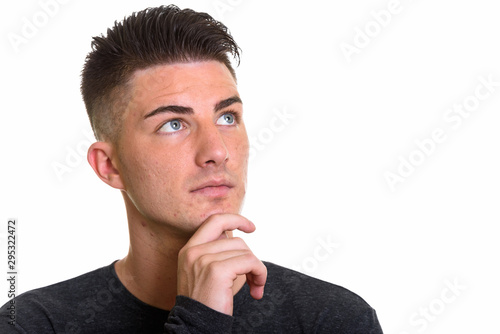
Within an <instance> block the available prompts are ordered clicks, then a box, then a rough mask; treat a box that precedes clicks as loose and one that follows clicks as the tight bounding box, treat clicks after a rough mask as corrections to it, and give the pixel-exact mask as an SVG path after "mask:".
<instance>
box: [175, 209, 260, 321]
mask: <svg viewBox="0 0 500 334" xmlns="http://www.w3.org/2000/svg"><path fill="white" fill-rule="evenodd" d="M235 229H238V230H240V231H243V232H246V233H251V232H253V231H254V230H255V225H254V224H253V223H252V222H250V221H249V220H248V219H246V218H244V217H242V216H240V215H235V214H217V215H213V216H210V217H209V218H208V219H207V220H206V221H205V222H204V223H203V224H202V225H201V226H200V227H199V228H198V230H197V231H196V232H195V233H194V235H193V236H192V237H191V239H189V241H188V242H187V243H186V245H185V246H184V247H183V248H182V249H181V250H180V251H179V263H178V270H177V294H178V295H183V296H186V297H189V298H192V299H194V300H197V301H199V302H200V303H203V304H205V305H206V306H208V307H210V308H212V309H214V310H216V311H219V312H222V313H225V314H228V315H232V314H233V296H234V294H236V292H237V291H235V292H234V293H233V285H234V284H235V282H236V279H237V278H238V277H240V278H241V275H246V281H247V283H248V285H249V287H250V295H251V296H252V297H253V298H255V299H260V298H262V296H263V294H264V285H265V283H266V279H267V269H266V266H265V265H264V264H263V263H262V262H261V261H260V260H259V259H257V257H256V256H255V255H254V254H253V253H252V251H251V250H250V249H249V248H248V246H247V245H246V244H245V242H244V241H243V240H242V239H241V238H237V237H235V238H233V237H231V238H228V237H227V236H226V231H232V230H235Z"/></svg>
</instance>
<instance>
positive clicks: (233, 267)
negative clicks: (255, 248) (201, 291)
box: [217, 253, 267, 299]
mask: <svg viewBox="0 0 500 334" xmlns="http://www.w3.org/2000/svg"><path fill="white" fill-rule="evenodd" d="M217 266H219V267H220V268H221V269H222V270H224V271H227V272H228V273H229V272H231V273H235V274H236V275H247V283H248V285H249V287H250V294H251V295H252V297H253V298H255V299H260V298H262V296H263V293H264V286H265V284H266V281H267V268H266V266H265V265H264V264H263V263H262V261H260V260H259V259H258V258H257V257H256V256H255V255H254V254H253V253H244V254H240V255H236V256H231V257H228V258H227V259H225V260H224V261H220V262H217Z"/></svg>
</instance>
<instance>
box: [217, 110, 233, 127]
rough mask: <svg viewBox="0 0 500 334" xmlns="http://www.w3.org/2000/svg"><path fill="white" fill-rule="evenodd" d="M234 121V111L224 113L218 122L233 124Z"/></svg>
mask: <svg viewBox="0 0 500 334" xmlns="http://www.w3.org/2000/svg"><path fill="white" fill-rule="evenodd" d="M234 122H235V119H234V115H233V114H232V113H227V114H224V115H222V116H221V117H219V119H218V120H217V124H220V125H232V124H234Z"/></svg>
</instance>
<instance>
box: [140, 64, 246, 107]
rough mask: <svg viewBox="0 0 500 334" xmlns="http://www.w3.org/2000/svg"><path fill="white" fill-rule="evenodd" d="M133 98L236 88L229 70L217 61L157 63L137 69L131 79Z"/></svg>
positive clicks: (149, 97) (161, 96) (160, 96)
mask: <svg viewBox="0 0 500 334" xmlns="http://www.w3.org/2000/svg"><path fill="white" fill-rule="evenodd" d="M131 79H132V80H131V82H130V83H131V87H132V92H133V95H132V97H133V99H135V100H136V101H137V100H140V99H142V98H147V99H151V98H153V99H154V98H163V97H169V96H170V97H172V96H176V95H182V94H184V93H189V92H190V91H191V92H192V91H199V92H200V93H201V91H202V90H204V91H208V90H214V91H215V90H224V89H226V90H236V82H235V80H234V78H233V76H232V75H231V72H230V71H229V69H228V68H227V67H226V66H225V65H224V64H222V63H220V62H217V61H206V62H189V63H176V64H169V65H158V66H154V67H150V68H147V69H143V70H137V71H136V72H135V73H134V74H133V75H132V78H131Z"/></svg>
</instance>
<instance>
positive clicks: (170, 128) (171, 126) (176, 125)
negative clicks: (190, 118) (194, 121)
mask: <svg viewBox="0 0 500 334" xmlns="http://www.w3.org/2000/svg"><path fill="white" fill-rule="evenodd" d="M180 129H182V123H181V121H180V120H178V119H173V120H171V121H168V122H167V123H165V124H163V126H162V127H161V128H160V131H163V132H176V131H179V130H180Z"/></svg>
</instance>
